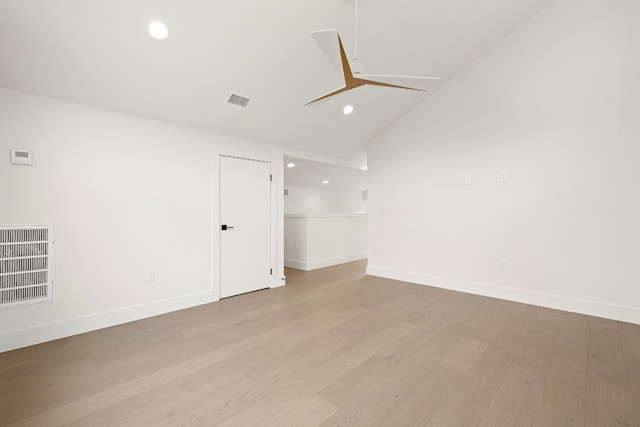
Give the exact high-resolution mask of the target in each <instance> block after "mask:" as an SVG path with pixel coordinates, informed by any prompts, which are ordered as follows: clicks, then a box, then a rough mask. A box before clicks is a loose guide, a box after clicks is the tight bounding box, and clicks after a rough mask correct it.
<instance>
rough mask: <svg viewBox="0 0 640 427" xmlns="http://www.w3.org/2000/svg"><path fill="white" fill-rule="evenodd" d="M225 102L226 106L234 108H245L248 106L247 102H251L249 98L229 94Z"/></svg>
mask: <svg viewBox="0 0 640 427" xmlns="http://www.w3.org/2000/svg"><path fill="white" fill-rule="evenodd" d="M225 102H226V103H227V104H231V105H235V106H236V107H242V108H247V105H249V102H251V100H250V99H249V98H245V97H244V96H240V95H237V94H235V93H230V94H229V96H227V100H226V101H225Z"/></svg>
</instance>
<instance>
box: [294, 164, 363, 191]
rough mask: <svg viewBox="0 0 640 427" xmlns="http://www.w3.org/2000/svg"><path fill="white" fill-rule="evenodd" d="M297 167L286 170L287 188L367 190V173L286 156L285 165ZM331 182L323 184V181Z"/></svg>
mask: <svg viewBox="0 0 640 427" xmlns="http://www.w3.org/2000/svg"><path fill="white" fill-rule="evenodd" d="M288 163H293V164H295V167H292V168H287V167H285V168H284V184H285V186H287V187H288V186H297V187H316V188H333V189H340V190H357V191H362V190H366V189H367V171H366V170H363V169H356V168H349V167H345V166H338V165H331V164H327V163H321V162H315V161H311V160H305V159H299V158H294V157H289V156H285V157H284V164H285V165H286V164H288ZM325 180H327V181H329V183H327V184H323V183H322V182H323V181H325Z"/></svg>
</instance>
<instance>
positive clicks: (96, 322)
mask: <svg viewBox="0 0 640 427" xmlns="http://www.w3.org/2000/svg"><path fill="white" fill-rule="evenodd" d="M210 302H213V301H212V299H211V292H209V291H207V292H199V293H195V294H190V295H184V296H181V297H178V298H172V299H167V300H162V301H155V302H152V303H147V304H142V305H137V306H132V307H126V308H122V309H118V310H113V311H106V312H102V313H97V314H92V315H89V316H83V317H77V318H74V319H68V320H63V321H60V322H56V323H49V324H46V325H40V326H35V327H33V328H28V329H22V330H19V331H11V332H6V333H3V334H0V353H1V352H3V351H9V350H13V349H16V348H21V347H27V346H30V345H34V344H39V343H43V342H46V341H52V340H56V339H60V338H65V337H69V336H72V335H77V334H82V333H85V332H91V331H95V330H98V329H102V328H108V327H110V326H115V325H120V324H123V323H128V322H133V321H135V320H140V319H145V318H148V317H153V316H158V315H160V314H165V313H170V312H173V311H178V310H183V309H185V308H189V307H194V306H197V305H202V304H208V303H210Z"/></svg>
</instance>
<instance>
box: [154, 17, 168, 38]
mask: <svg viewBox="0 0 640 427" xmlns="http://www.w3.org/2000/svg"><path fill="white" fill-rule="evenodd" d="M149 34H151V37H153V38H154V39H157V40H164V39H166V38H167V36H168V35H169V30H168V29H167V26H166V25H164V24H163V23H162V22H159V21H154V22H152V23H151V24H149Z"/></svg>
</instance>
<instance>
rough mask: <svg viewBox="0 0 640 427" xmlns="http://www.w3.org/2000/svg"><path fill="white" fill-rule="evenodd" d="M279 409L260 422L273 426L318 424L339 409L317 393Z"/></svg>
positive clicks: (286, 426) (288, 426)
mask: <svg viewBox="0 0 640 427" xmlns="http://www.w3.org/2000/svg"><path fill="white" fill-rule="evenodd" d="M279 409H280V410H279V411H278V413H277V414H276V415H275V416H272V417H269V418H262V419H261V420H260V421H259V422H260V424H261V425H264V426H273V427H297V426H299V427H306V426H317V425H320V424H322V423H323V422H324V421H325V420H327V419H328V418H330V417H331V416H332V415H333V414H335V413H336V412H337V411H338V408H337V407H336V406H335V405H332V404H331V403H329V402H328V401H327V400H326V399H323V398H322V397H320V396H318V395H317V394H312V395H311V396H309V397H307V398H305V399H304V400H302V401H300V402H294V403H292V404H290V405H287V406H285V407H282V408H279Z"/></svg>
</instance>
